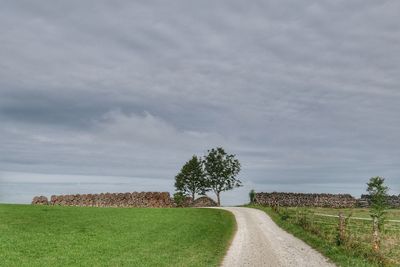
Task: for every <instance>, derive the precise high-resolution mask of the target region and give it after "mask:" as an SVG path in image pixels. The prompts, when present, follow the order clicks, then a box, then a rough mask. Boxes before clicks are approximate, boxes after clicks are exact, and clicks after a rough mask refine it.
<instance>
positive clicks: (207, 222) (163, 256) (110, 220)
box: [0, 205, 235, 266]
mask: <svg viewBox="0 0 400 267" xmlns="http://www.w3.org/2000/svg"><path fill="white" fill-rule="evenodd" d="M234 229H235V220H234V217H233V215H232V214H230V213H229V212H227V211H223V210H216V209H168V208H166V209H133V208H82V207H46V206H30V205H0V233H1V234H0V259H1V261H0V265H1V266H217V265H218V264H219V263H220V261H221V260H222V258H223V255H224V254H225V251H226V250H227V248H228V245H229V242H230V240H231V238H232V237H233V233H234Z"/></svg>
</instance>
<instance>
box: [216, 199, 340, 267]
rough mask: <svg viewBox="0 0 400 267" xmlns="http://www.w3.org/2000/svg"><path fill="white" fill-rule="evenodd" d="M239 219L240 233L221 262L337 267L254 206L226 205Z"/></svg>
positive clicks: (225, 266) (255, 266) (230, 266)
mask: <svg viewBox="0 0 400 267" xmlns="http://www.w3.org/2000/svg"><path fill="white" fill-rule="evenodd" d="M223 209H225V210H228V211H231V212H232V213H233V214H234V215H235V218H236V221H237V227H238V228H237V232H236V235H235V237H234V239H233V242H232V244H231V247H230V248H229V250H228V253H227V255H226V256H225V258H224V261H223V263H222V266H223V267H234V266H252V267H258V266H271V267H272V266H273V267H279V266H296V267H303V266H304V267H305V266H307V267H313V266H315V267H317V266H318V267H323V266H335V265H334V264H332V263H329V262H328V260H327V259H325V258H324V257H323V256H322V255H321V254H319V253H318V252H317V251H315V250H314V249H312V248H311V247H310V246H308V245H307V244H305V243H304V242H303V241H301V240H299V239H297V238H295V237H294V236H292V235H290V234H288V233H287V232H285V231H283V230H282V229H281V228H279V227H278V226H277V225H276V224H275V223H274V222H273V221H272V220H271V218H270V217H269V216H268V215H267V214H265V212H263V211H261V210H257V209H251V208H239V207H232V208H223Z"/></svg>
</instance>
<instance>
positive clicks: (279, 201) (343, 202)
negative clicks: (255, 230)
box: [254, 192, 356, 208]
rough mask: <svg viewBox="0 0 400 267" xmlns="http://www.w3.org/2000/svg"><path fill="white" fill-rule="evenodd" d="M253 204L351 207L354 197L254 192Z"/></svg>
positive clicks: (346, 195) (354, 202)
mask: <svg viewBox="0 0 400 267" xmlns="http://www.w3.org/2000/svg"><path fill="white" fill-rule="evenodd" d="M254 202H255V204H259V205H263V206H283V207H329V208H351V207H354V206H355V205H356V199H355V198H354V197H352V196H351V195H349V194H303V193H278V192H273V193H256V196H255V200H254Z"/></svg>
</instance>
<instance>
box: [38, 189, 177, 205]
mask: <svg viewBox="0 0 400 267" xmlns="http://www.w3.org/2000/svg"><path fill="white" fill-rule="evenodd" d="M39 198H40V197H39ZM39 198H38V197H35V198H34V199H33V201H32V204H36V205H37V204H40V203H42V202H41V201H39ZM41 200H42V199H41ZM43 202H44V201H43ZM49 204H50V205H60V206H82V207H83V206H90V207H138V208H139V207H143V208H147V207H151V208H168V207H172V206H173V202H172V200H171V198H170V195H169V193H168V192H140V193H139V192H133V193H101V194H76V195H60V196H51V199H50V202H49Z"/></svg>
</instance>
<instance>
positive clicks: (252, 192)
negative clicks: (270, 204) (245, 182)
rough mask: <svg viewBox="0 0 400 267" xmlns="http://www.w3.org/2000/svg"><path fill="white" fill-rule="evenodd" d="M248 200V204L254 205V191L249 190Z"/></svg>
mask: <svg viewBox="0 0 400 267" xmlns="http://www.w3.org/2000/svg"><path fill="white" fill-rule="evenodd" d="M249 198H250V204H254V200H255V198H256V191H254V189H251V190H250V193H249Z"/></svg>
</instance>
